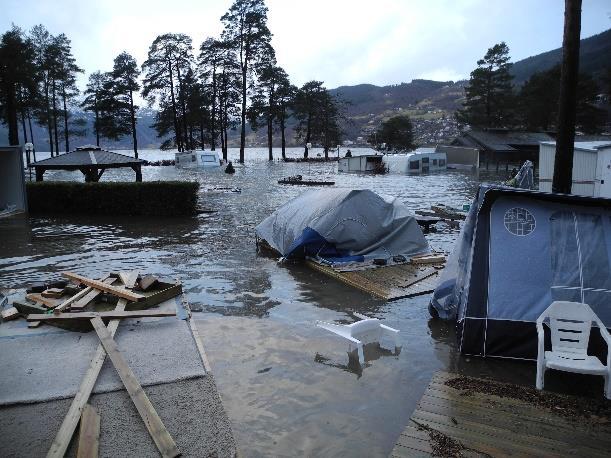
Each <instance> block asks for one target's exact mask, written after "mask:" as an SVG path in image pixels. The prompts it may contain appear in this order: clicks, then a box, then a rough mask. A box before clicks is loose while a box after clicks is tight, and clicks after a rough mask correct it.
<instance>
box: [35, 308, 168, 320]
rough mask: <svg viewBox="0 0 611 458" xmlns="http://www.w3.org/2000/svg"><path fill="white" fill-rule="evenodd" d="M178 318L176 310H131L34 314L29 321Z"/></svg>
mask: <svg viewBox="0 0 611 458" xmlns="http://www.w3.org/2000/svg"><path fill="white" fill-rule="evenodd" d="M165 316H176V310H130V311H122V312H119V311H116V310H114V311H109V312H77V313H60V314H59V315H47V314H46V313H42V314H41V313H34V314H30V315H28V316H27V318H26V319H27V320H28V321H48V320H90V319H92V318H106V319H111V320H120V319H125V318H146V317H155V318H157V317H165Z"/></svg>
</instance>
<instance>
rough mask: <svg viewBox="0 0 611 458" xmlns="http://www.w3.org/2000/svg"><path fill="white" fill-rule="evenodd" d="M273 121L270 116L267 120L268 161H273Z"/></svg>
mask: <svg viewBox="0 0 611 458" xmlns="http://www.w3.org/2000/svg"><path fill="white" fill-rule="evenodd" d="M272 123H273V119H272V117H271V116H269V117H268V118H267V149H268V160H270V161H273V160H274V155H273V153H272V142H273V129H272Z"/></svg>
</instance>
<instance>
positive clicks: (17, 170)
mask: <svg viewBox="0 0 611 458" xmlns="http://www.w3.org/2000/svg"><path fill="white" fill-rule="evenodd" d="M27 207H28V204H27V198H26V192H25V177H24V174H23V153H22V152H21V147H20V146H1V147H0V217H2V216H7V215H12V214H14V213H21V212H24V211H26V210H27Z"/></svg>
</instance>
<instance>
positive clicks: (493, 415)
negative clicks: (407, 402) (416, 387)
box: [391, 372, 611, 457]
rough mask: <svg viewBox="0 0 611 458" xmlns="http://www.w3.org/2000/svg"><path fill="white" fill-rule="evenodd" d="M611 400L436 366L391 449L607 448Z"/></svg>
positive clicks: (453, 452)
mask: <svg viewBox="0 0 611 458" xmlns="http://www.w3.org/2000/svg"><path fill="white" fill-rule="evenodd" d="M495 393H496V394H495ZM610 405H611V404H610V403H609V402H605V401H603V400H602V399H601V400H600V401H596V400H592V399H584V398H576V397H572V396H565V395H559V394H555V393H550V392H545V391H544V392H539V391H537V390H535V389H534V388H530V387H521V386H517V385H512V384H508V383H500V382H494V381H490V380H483V379H477V378H471V377H464V376H459V375H457V374H450V373H447V372H437V373H436V374H435V375H434V376H433V378H432V380H431V383H430V384H429V386H428V388H427V390H426V392H425V393H424V395H423V396H422V399H421V400H420V403H419V404H418V407H417V408H416V410H415V411H414V413H413V414H412V416H411V418H410V421H409V423H408V425H407V427H406V428H405V430H404V431H403V432H402V433H401V436H399V439H398V440H397V443H396V445H395V447H394V449H393V451H392V453H391V456H393V457H406V456H409V457H419V456H444V457H454V456H456V457H458V456H464V457H491V456H492V457H498V456H545V457H560V456H580V457H581V456H588V457H603V456H609V449H610V447H611V418H609V416H605V413H606V414H607V415H608V414H609V412H611V410H610V408H609V406H610ZM601 415H602V416H601Z"/></svg>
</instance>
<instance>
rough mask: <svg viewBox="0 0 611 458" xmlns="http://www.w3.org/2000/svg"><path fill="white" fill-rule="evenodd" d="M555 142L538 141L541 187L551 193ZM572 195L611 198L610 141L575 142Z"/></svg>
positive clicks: (541, 189) (540, 188)
mask: <svg viewBox="0 0 611 458" xmlns="http://www.w3.org/2000/svg"><path fill="white" fill-rule="evenodd" d="M555 158H556V142H542V143H540V144H539V190H540V191H546V192H551V191H552V179H553V177H554V161H555ZM571 194H576V195H580V196H593V197H607V198H611V141H595V142H575V154H574V156H573V186H572V189H571Z"/></svg>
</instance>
